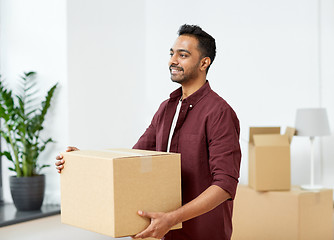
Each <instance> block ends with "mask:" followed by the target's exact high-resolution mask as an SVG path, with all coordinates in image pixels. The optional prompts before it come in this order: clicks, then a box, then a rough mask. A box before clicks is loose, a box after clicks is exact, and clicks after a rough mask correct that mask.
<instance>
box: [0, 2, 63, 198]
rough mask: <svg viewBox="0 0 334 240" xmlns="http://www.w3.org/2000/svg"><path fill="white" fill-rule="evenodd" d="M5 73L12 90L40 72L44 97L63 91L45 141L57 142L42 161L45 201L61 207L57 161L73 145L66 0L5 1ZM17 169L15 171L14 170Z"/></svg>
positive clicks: (2, 14) (0, 49)
mask: <svg viewBox="0 0 334 240" xmlns="http://www.w3.org/2000/svg"><path fill="white" fill-rule="evenodd" d="M0 3H1V5H0V6H1V12H0V17H1V20H0V22H1V32H0V37H1V39H0V52H1V58H0V63H1V65H0V69H1V74H2V76H3V77H4V78H5V79H6V82H7V83H8V85H9V86H11V87H14V86H15V81H16V80H17V78H18V75H19V74H21V73H22V72H23V71H36V72H37V80H38V87H39V89H40V90H41V91H40V95H41V97H43V98H44V96H45V95H46V92H47V90H48V89H49V88H50V87H51V86H52V85H53V84H55V83H56V82H58V83H59V88H58V90H57V92H56V93H55V96H54V100H55V101H54V104H53V105H52V106H51V108H50V109H49V113H48V114H47V116H46V122H45V131H44V133H43V134H44V136H46V137H47V136H48V135H50V136H52V138H53V139H54V140H56V141H57V143H55V144H53V145H50V146H49V147H48V148H46V150H45V152H44V153H42V154H41V156H40V161H41V162H43V163H45V164H51V165H52V168H48V169H45V170H44V171H43V172H42V173H44V174H46V175H47V178H46V181H47V182H46V183H47V186H46V196H45V202H49V203H52V202H59V191H55V190H58V189H59V181H58V180H59V179H58V176H57V173H56V171H55V170H54V167H53V166H54V165H53V164H54V156H56V155H57V153H59V152H60V151H62V150H63V146H64V145H65V144H67V142H68V116H67V94H66V93H67V74H66V65H67V64H66V60H67V59H66V35H65V34H66V14H65V13H66V5H65V3H66V1H65V0H49V1H43V0H29V1H26V0H1V2H0ZM2 162H3V168H2V169H3V189H4V200H5V201H7V202H11V201H12V199H11V196H10V191H9V185H8V184H9V183H8V176H9V175H13V173H12V172H9V170H8V169H7V168H8V166H11V165H10V164H9V161H6V159H5V158H3V160H2ZM11 167H12V166H11Z"/></svg>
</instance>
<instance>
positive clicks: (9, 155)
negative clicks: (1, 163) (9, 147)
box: [0, 151, 14, 162]
mask: <svg viewBox="0 0 334 240" xmlns="http://www.w3.org/2000/svg"><path fill="white" fill-rule="evenodd" d="M0 156H5V157H6V158H7V159H8V160H9V161H12V162H14V161H13V158H12V155H11V154H10V152H7V151H4V152H0Z"/></svg>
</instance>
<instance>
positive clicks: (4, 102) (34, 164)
mask: <svg viewBox="0 0 334 240" xmlns="http://www.w3.org/2000/svg"><path fill="white" fill-rule="evenodd" d="M35 75H36V73H35V72H25V73H24V74H23V76H21V77H20V82H19V84H18V91H17V94H14V93H13V91H11V90H9V89H7V88H6V86H4V84H3V80H1V78H0V120H2V124H1V129H0V134H1V137H2V138H3V139H4V140H5V141H6V143H7V146H8V147H7V151H5V150H2V152H1V153H0V154H1V156H5V157H6V158H7V159H8V160H9V161H11V162H12V163H13V166H12V167H9V170H11V171H13V172H15V173H16V175H15V176H10V181H9V182H10V190H11V194H12V198H13V201H14V204H15V206H16V208H17V209H18V210H19V211H27V210H38V209H40V208H41V206H42V203H43V199H44V188H45V176H44V175H43V174H41V173H40V171H41V170H42V169H43V168H45V167H48V166H49V165H40V164H38V161H37V160H38V156H39V154H40V153H41V152H42V151H44V150H45V147H46V146H47V144H49V143H51V142H53V140H52V138H48V139H46V140H43V139H42V138H41V137H40V133H41V131H42V130H43V123H44V119H45V115H46V113H47V111H48V109H49V107H50V103H51V99H52V97H53V94H54V91H55V90H56V88H57V84H55V85H54V86H53V87H52V88H51V89H50V90H49V91H48V92H47V95H46V97H45V99H44V101H42V102H39V101H38V100H37V96H38V95H39V94H38V90H37V89H36V81H35ZM0 77H1V76H0Z"/></svg>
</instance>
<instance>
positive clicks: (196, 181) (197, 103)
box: [134, 82, 241, 240]
mask: <svg viewBox="0 0 334 240" xmlns="http://www.w3.org/2000/svg"><path fill="white" fill-rule="evenodd" d="M181 96H182V88H179V89H177V90H176V91H174V92H173V93H171V95H170V99H168V100H166V101H164V102H163V103H162V104H161V105H160V107H159V109H158V111H157V112H156V114H155V115H154V117H153V120H152V122H151V124H150V126H149V127H148V128H147V130H146V131H145V133H144V134H143V135H142V136H141V137H140V139H139V141H138V142H137V143H136V145H135V146H134V148H136V149H144V150H154V151H166V150H167V142H168V136H169V133H170V129H171V125H172V121H173V117H174V114H175V111H176V107H177V104H178V101H179V99H180V98H181ZM171 134H173V133H171ZM239 134H240V128H239V120H238V118H237V116H236V114H235V112H234V111H233V109H232V108H231V107H230V106H229V105H228V103H227V102H226V101H225V100H224V99H222V98H221V97H220V96H219V95H218V94H216V93H215V92H214V91H212V90H211V88H210V85H209V82H206V83H205V84H204V85H203V86H202V87H201V88H200V89H199V90H198V91H196V92H195V93H193V94H192V95H190V96H189V97H187V98H186V99H184V100H183V101H182V105H181V109H180V113H179V117H178V120H177V123H176V127H175V130H174V134H173V136H172V140H171V146H170V152H177V153H181V174H182V204H183V205H184V204H186V203H188V202H190V201H191V200H193V199H194V198H196V197H197V196H198V195H200V194H201V193H202V192H203V191H204V190H205V189H207V188H208V187H209V186H211V185H217V186H219V187H221V188H222V189H224V190H225V191H227V192H228V193H229V194H230V195H231V197H232V199H230V200H227V201H225V202H223V203H222V204H220V205H219V206H218V207H216V208H215V209H213V210H211V211H210V212H208V213H205V214H203V215H201V216H198V217H196V218H193V219H190V220H188V221H186V222H184V223H183V227H182V229H179V230H172V231H170V232H169V233H167V234H166V236H165V240H223V239H230V238H231V234H232V209H233V199H234V196H235V192H236V188H237V184H238V178H239V169H240V160H241V151H240V145H239Z"/></svg>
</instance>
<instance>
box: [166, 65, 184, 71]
mask: <svg viewBox="0 0 334 240" xmlns="http://www.w3.org/2000/svg"><path fill="white" fill-rule="evenodd" d="M172 68H176V69H177V70H179V71H184V70H183V67H178V66H176V65H173V64H172V65H170V66H169V70H172Z"/></svg>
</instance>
